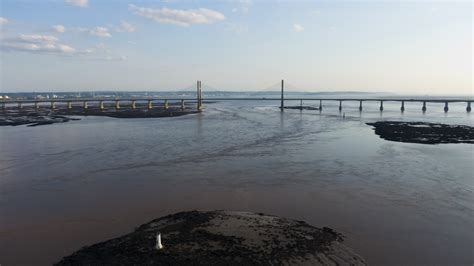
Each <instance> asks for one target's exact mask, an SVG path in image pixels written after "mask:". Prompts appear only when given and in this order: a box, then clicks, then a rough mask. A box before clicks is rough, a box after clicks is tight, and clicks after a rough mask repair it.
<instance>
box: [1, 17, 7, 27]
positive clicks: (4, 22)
mask: <svg viewBox="0 0 474 266" xmlns="http://www.w3.org/2000/svg"><path fill="white" fill-rule="evenodd" d="M7 23H8V19H6V18H4V17H0V26H3V25H5V24H7Z"/></svg>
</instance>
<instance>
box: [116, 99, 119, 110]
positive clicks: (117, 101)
mask: <svg viewBox="0 0 474 266" xmlns="http://www.w3.org/2000/svg"><path fill="white" fill-rule="evenodd" d="M115 109H120V101H119V100H115Z"/></svg>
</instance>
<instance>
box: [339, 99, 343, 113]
mask: <svg viewBox="0 0 474 266" xmlns="http://www.w3.org/2000/svg"><path fill="white" fill-rule="evenodd" d="M340 111H342V101H339V112H340Z"/></svg>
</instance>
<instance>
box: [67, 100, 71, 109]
mask: <svg viewBox="0 0 474 266" xmlns="http://www.w3.org/2000/svg"><path fill="white" fill-rule="evenodd" d="M67 109H69V110H71V109H72V102H71V101H68V102H67Z"/></svg>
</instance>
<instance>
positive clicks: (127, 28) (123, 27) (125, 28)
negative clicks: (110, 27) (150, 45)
mask: <svg viewBox="0 0 474 266" xmlns="http://www.w3.org/2000/svg"><path fill="white" fill-rule="evenodd" d="M115 31H117V32H134V31H135V27H134V26H133V25H132V24H130V23H128V22H126V21H122V22H121V23H120V26H119V27H116V28H115Z"/></svg>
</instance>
